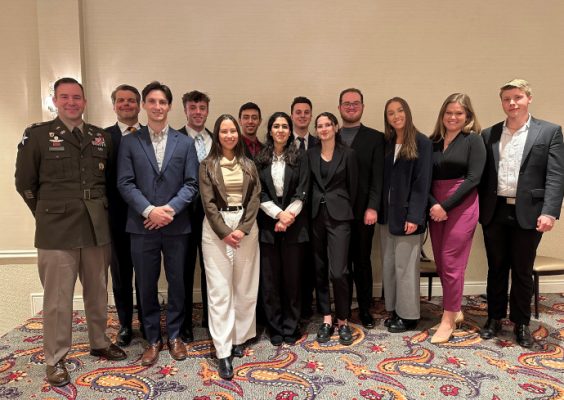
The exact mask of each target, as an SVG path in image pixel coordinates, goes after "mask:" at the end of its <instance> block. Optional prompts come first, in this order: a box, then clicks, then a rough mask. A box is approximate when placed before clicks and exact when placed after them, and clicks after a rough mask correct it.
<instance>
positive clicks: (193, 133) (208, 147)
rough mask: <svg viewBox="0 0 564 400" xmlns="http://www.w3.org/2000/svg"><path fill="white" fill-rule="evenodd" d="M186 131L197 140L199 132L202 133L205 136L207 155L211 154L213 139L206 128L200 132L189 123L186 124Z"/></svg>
mask: <svg viewBox="0 0 564 400" xmlns="http://www.w3.org/2000/svg"><path fill="white" fill-rule="evenodd" d="M186 132H188V135H189V136H190V137H191V138H192V139H194V140H196V136H197V135H198V134H200V135H202V137H203V138H204V146H205V147H206V156H207V155H208V154H210V150H211V147H212V142H213V141H212V137H211V135H210V134H209V133H208V131H206V128H204V129H202V130H201V131H200V132H198V131H197V130H195V129H192V128H190V127H189V126H188V125H186Z"/></svg>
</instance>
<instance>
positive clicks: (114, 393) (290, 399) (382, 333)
mask: <svg viewBox="0 0 564 400" xmlns="http://www.w3.org/2000/svg"><path fill="white" fill-rule="evenodd" d="M439 304H440V298H433V300H432V301H431V302H428V301H426V300H424V299H422V310H421V311H422V316H423V319H422V321H421V323H420V325H419V327H420V329H422V331H413V332H407V333H406V334H390V333H388V332H387V330H385V328H384V327H383V325H382V324H383V318H385V313H384V311H383V304H382V303H381V302H376V303H375V305H374V308H373V310H372V311H373V315H374V316H375V317H376V318H378V325H377V326H376V328H374V329H372V330H370V331H367V330H365V329H363V328H362V327H361V326H360V325H354V326H353V327H354V335H355V341H354V343H353V345H352V346H350V347H343V346H341V345H339V343H338V340H337V337H336V336H335V337H333V340H331V341H330V342H328V343H325V344H323V345H320V344H318V343H316V342H315V341H314V338H315V331H316V329H317V326H318V323H319V322H320V319H316V320H314V321H312V322H310V323H309V324H308V325H307V326H306V329H307V333H308V334H307V335H304V336H303V337H302V338H301V340H300V341H299V342H298V343H297V344H296V345H295V346H287V345H283V346H281V347H279V348H275V347H273V346H272V345H271V344H270V342H269V341H268V339H267V337H266V336H261V338H260V340H258V341H257V342H256V343H253V344H252V345H251V347H249V348H248V349H247V350H246V354H245V356H244V357H243V358H241V359H235V361H234V366H235V377H234V379H233V380H232V381H230V382H229V381H223V380H222V379H220V378H219V376H218V374H217V371H216V367H217V362H216V359H215V357H214V356H213V354H214V351H213V346H212V344H211V340H210V339H209V338H208V336H207V333H206V331H205V330H204V329H203V328H196V329H195V334H196V341H195V342H194V343H191V344H190V345H189V346H188V351H189V357H188V360H185V361H181V362H177V361H174V360H173V359H172V358H171V357H170V355H169V354H168V352H167V351H163V352H162V353H161V356H160V359H159V362H158V363H157V364H156V365H155V366H153V367H143V366H141V364H140V361H139V359H140V356H141V354H142V352H143V349H142V343H143V342H142V340H141V339H140V338H135V339H134V341H133V342H132V344H131V345H130V346H129V347H127V348H126V349H125V350H126V351H127V353H128V356H129V358H128V359H127V360H125V361H121V362H109V361H107V360H105V359H99V358H95V357H92V356H90V355H89V347H88V341H87V332H86V320H85V318H84V314H83V312H76V313H75V316H74V325H73V330H74V334H73V338H74V346H73V348H72V350H71V353H70V354H69V355H68V357H67V366H68V369H69V371H70V372H71V376H72V380H71V384H69V385H67V386H66V387H63V388H52V387H50V386H49V385H48V384H47V383H46V381H45V379H44V370H45V368H44V360H43V353H42V347H41V345H42V336H41V334H42V331H41V329H42V319H41V317H40V316H38V317H36V318H32V319H30V320H28V321H26V322H25V323H24V324H23V325H22V326H20V327H18V328H16V329H14V330H13V331H11V332H9V333H8V334H6V335H5V336H3V337H2V338H0V399H20V398H32V399H40V398H41V399H108V400H110V399H111V400H125V399H197V400H208V399H209V400H217V399H222V400H227V399H276V400H298V399H358V400H363V399H371V400H372V399H378V400H387V399H488V400H489V399H491V400H496V399H497V400H507V399H516V398H517V399H545V400H546V399H564V346H563V344H564V342H563V339H564V295H558V294H551V295H547V296H545V297H543V298H542V308H541V313H542V314H541V319H540V321H537V320H533V321H532V322H531V330H532V331H533V332H534V337H535V340H536V343H535V345H534V346H533V348H531V349H528V350H527V349H523V348H521V347H519V346H517V345H515V343H514V341H513V339H514V338H513V334H512V327H511V324H510V323H509V322H506V323H505V325H504V327H503V332H502V334H501V335H500V337H499V338H497V339H494V340H490V341H483V340H481V339H480V337H479V335H478V333H477V332H478V327H479V326H481V325H482V324H483V323H484V321H485V316H486V312H485V308H486V305H485V303H483V301H482V299H481V298H479V297H465V298H464V301H463V310H464V314H465V317H466V322H465V323H464V324H463V326H462V328H461V329H459V330H457V331H456V333H455V337H454V339H452V340H451V341H450V342H449V343H448V344H444V345H432V344H431V343H430V333H429V328H430V327H432V326H433V325H435V324H436V323H437V322H438V318H439V316H440V313H441V308H440V305H439ZM200 307H201V305H200ZM196 311H197V312H196V313H195V318H199V317H200V315H201V308H199V309H197V310H196ZM108 324H109V334H110V335H115V334H116V329H117V319H116V314H115V310H113V309H112V310H111V312H110V315H109V322H108ZM198 326H199V325H198ZM136 333H137V332H136Z"/></svg>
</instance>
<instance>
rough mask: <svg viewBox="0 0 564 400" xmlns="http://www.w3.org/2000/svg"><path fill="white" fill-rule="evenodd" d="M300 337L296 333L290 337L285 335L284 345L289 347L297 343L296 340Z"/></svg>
mask: <svg viewBox="0 0 564 400" xmlns="http://www.w3.org/2000/svg"><path fill="white" fill-rule="evenodd" d="M301 336H302V335H301V334H300V333H299V332H298V331H296V332H294V333H293V334H291V335H287V336H284V343H286V344H289V345H290V346H293V345H295V344H296V342H297V341H298V339H299V338H300V337H301Z"/></svg>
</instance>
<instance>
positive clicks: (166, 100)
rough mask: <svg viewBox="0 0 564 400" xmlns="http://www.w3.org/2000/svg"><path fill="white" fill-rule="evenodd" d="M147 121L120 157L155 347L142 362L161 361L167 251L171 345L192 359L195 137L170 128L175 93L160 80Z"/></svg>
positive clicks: (145, 95) (149, 96)
mask: <svg viewBox="0 0 564 400" xmlns="http://www.w3.org/2000/svg"><path fill="white" fill-rule="evenodd" d="M142 99H143V103H142V104H143V109H144V110H145V111H146V112H147V126H146V127H143V128H141V130H140V131H139V132H137V133H135V134H131V135H127V136H125V137H124V138H123V139H122V142H121V146H120V152H119V156H118V189H119V191H120V193H121V195H122V197H123V199H124V200H125V201H126V202H127V204H128V205H129V208H128V215H127V225H126V230H127V232H129V233H130V234H131V256H132V259H133V265H134V267H135V273H136V275H137V284H138V286H139V291H140V298H141V308H142V315H141V317H142V320H143V327H144V329H145V337H146V339H147V342H148V344H149V346H148V347H147V349H146V350H145V352H144V353H143V356H142V358H141V364H142V365H145V366H148V365H153V364H154V363H156V362H157V360H158V357H159V352H160V350H161V349H162V347H163V343H162V338H161V331H160V306H159V299H158V280H159V275H160V271H161V253H162V255H163V260H164V270H165V273H166V278H167V281H168V304H167V310H166V314H167V315H166V323H167V331H168V349H169V352H170V355H171V356H172V358H174V359H175V360H183V359H185V358H186V356H187V354H186V346H185V345H184V343H183V342H182V340H181V338H180V327H181V325H182V322H183V320H184V264H185V259H186V251H187V243H188V234H189V233H190V230H191V227H190V216H189V213H188V206H189V205H190V203H191V202H192V201H193V200H194V198H195V196H196V194H197V193H198V181H197V176H198V158H197V155H196V148H195V146H194V140H193V139H192V138H190V137H188V136H186V135H183V134H182V133H180V132H178V131H176V130H174V129H172V128H170V127H169V125H168V123H167V116H168V112H169V111H170V108H171V104H172V93H171V91H170V89H169V88H168V86H166V85H163V84H161V83H160V82H152V83H150V84H148V85H147V86H146V87H145V88H144V89H143V92H142Z"/></svg>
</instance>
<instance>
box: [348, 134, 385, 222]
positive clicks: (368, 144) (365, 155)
mask: <svg viewBox="0 0 564 400" xmlns="http://www.w3.org/2000/svg"><path fill="white" fill-rule="evenodd" d="M351 148H353V149H354V151H355V155H356V159H357V162H358V192H357V194H356V201H355V203H354V217H355V219H358V220H364V212H365V211H366V209H367V208H373V209H375V210H376V211H378V212H379V211H380V210H379V208H380V200H381V197H382V179H383V173H384V134H383V133H382V132H379V131H377V130H374V129H372V128H368V127H366V126H364V125H362V124H361V125H360V128H359V130H358V132H357V134H356V136H355V138H354V140H353V142H352V144H351Z"/></svg>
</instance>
